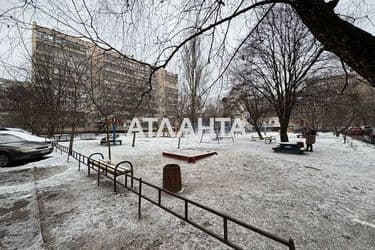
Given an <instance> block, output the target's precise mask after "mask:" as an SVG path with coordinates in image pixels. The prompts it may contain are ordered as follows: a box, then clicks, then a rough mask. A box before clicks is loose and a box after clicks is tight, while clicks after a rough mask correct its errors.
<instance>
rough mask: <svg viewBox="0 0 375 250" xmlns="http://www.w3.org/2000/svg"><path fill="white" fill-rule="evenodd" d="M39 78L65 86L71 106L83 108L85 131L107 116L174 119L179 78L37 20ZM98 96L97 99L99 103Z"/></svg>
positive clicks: (59, 88) (35, 56) (35, 53)
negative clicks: (45, 25) (153, 71)
mask: <svg viewBox="0 0 375 250" xmlns="http://www.w3.org/2000/svg"><path fill="white" fill-rule="evenodd" d="M32 52H33V53H32V55H33V56H32V58H33V64H32V65H33V69H32V71H33V73H32V77H33V82H45V83H47V85H48V83H49V84H50V85H51V86H53V88H54V91H55V92H56V91H63V94H64V96H66V98H65V102H64V105H65V106H66V107H68V108H69V107H74V108H76V109H77V108H78V109H79V110H80V111H82V113H85V115H86V117H87V118H86V119H85V122H84V123H83V124H81V126H80V129H81V130H89V131H95V129H96V128H95V127H96V126H97V125H98V124H100V120H103V119H104V116H105V115H108V116H111V117H112V116H115V117H116V118H118V119H120V120H122V121H126V120H129V119H131V118H132V117H135V116H136V117H156V118H163V117H168V118H170V119H172V120H173V119H174V118H175V115H176V108H177V104H178V87H177V83H178V77H177V75H176V74H173V73H170V72H168V71H167V70H165V69H160V70H158V71H157V72H155V73H154V74H153V76H152V78H151V79H150V73H151V69H150V67H148V66H147V65H146V64H144V63H142V62H140V61H137V60H135V59H133V58H132V57H127V56H124V55H122V54H119V53H117V52H115V51H113V50H109V49H105V48H102V47H99V46H98V45H96V44H94V43H91V42H89V41H85V40H82V39H80V38H77V37H74V36H70V35H67V34H64V33H61V32H58V31H56V30H52V29H49V28H45V27H41V26H38V25H37V24H36V23H34V25H33V32H32ZM93 101H94V102H93Z"/></svg>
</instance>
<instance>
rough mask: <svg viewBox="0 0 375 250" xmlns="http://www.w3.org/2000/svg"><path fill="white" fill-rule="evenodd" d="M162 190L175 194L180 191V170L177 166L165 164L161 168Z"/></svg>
mask: <svg viewBox="0 0 375 250" xmlns="http://www.w3.org/2000/svg"><path fill="white" fill-rule="evenodd" d="M163 188H164V189H166V190H168V191H170V192H173V193H177V192H179V191H180V190H181V189H182V184H181V169H180V166H179V165H177V164H167V165H165V166H164V168H163Z"/></svg>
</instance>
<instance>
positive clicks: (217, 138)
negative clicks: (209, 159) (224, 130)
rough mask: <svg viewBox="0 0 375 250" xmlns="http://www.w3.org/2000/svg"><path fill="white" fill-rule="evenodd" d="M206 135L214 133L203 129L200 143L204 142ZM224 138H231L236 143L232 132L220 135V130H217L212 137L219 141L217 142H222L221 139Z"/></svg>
mask: <svg viewBox="0 0 375 250" xmlns="http://www.w3.org/2000/svg"><path fill="white" fill-rule="evenodd" d="M204 135H212V134H210V133H208V132H207V131H205V130H203V131H202V135H201V140H200V143H202V142H203V137H204ZM223 139H231V140H232V142H233V143H234V136H233V135H232V134H225V135H220V134H219V131H218V130H215V134H214V137H211V140H213V141H217V143H220V142H221V141H223Z"/></svg>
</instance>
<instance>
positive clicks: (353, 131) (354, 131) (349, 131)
mask: <svg viewBox="0 0 375 250" xmlns="http://www.w3.org/2000/svg"><path fill="white" fill-rule="evenodd" d="M345 134H347V135H351V136H352V135H363V129H361V128H360V127H351V128H349V129H347V130H346V131H345Z"/></svg>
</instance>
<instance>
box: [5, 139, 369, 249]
mask: <svg viewBox="0 0 375 250" xmlns="http://www.w3.org/2000/svg"><path fill="white" fill-rule="evenodd" d="M249 138H250V136H246V137H241V138H239V139H236V142H235V144H232V143H231V142H230V141H227V142H225V143H223V144H216V143H214V142H209V141H206V143H202V144H199V143H198V142H199V138H195V137H192V138H183V140H182V144H181V145H182V150H176V147H177V139H172V138H141V139H138V140H137V142H136V147H135V148H132V147H131V146H129V145H130V138H126V137H124V138H122V139H123V140H124V144H123V145H122V146H116V147H113V148H112V150H113V159H115V160H125V159H128V160H130V161H132V162H133V163H134V165H135V175H136V176H139V177H142V178H144V179H145V180H147V181H149V182H151V183H154V184H156V185H159V186H161V182H162V167H163V166H164V165H165V164H166V163H171V162H176V163H178V164H180V165H181V171H182V178H183V185H184V188H185V189H184V192H183V193H182V195H183V196H185V197H188V198H190V199H192V200H195V201H198V202H200V203H202V204H204V205H207V206H209V207H212V208H215V209H217V210H219V211H222V212H225V213H227V214H230V215H232V216H233V217H235V218H238V219H241V220H243V221H245V222H248V223H250V224H252V225H255V226H258V227H260V228H262V229H265V230H268V231H270V232H274V233H277V234H279V235H280V236H283V237H285V238H287V237H293V238H294V239H295V241H296V244H297V248H302V249H324V248H330V249H373V247H374V246H375V228H374V225H375V209H374V207H375V166H374V165H375V164H373V163H374V162H375V148H374V147H368V146H366V145H365V144H362V143H361V142H354V143H355V144H356V147H355V149H353V148H352V147H350V146H349V145H345V144H342V142H341V139H339V138H335V137H332V136H331V135H329V134H321V135H320V136H318V139H317V144H316V145H315V148H314V151H315V152H313V153H309V154H306V155H286V154H276V153H273V152H272V150H271V147H273V146H274V145H275V144H271V145H270V144H264V143H263V142H250V140H249ZM291 140H292V141H293V140H297V139H296V138H291ZM75 149H76V150H77V151H78V152H81V153H84V154H86V155H89V154H90V153H93V152H96V151H99V152H103V153H106V148H105V147H102V146H100V145H98V142H97V141H77V142H76V145H75ZM212 150H214V151H217V152H218V155H217V156H212V157H210V158H207V159H204V160H201V161H198V162H197V163H195V164H188V163H185V162H180V161H176V160H173V159H169V158H164V157H162V156H161V152H162V151H176V152H177V151H182V152H184V151H185V152H195V151H212ZM33 167H36V170H33V169H32V168H33ZM17 169H21V171H20V170H18V171H15V172H9V171H10V170H16V169H15V168H14V169H10V168H9V169H0V178H1V182H0V183H1V186H0V201H1V208H0V220H1V226H0V248H3V247H4V248H13V249H16V248H26V247H27V246H31V247H32V248H39V247H41V246H44V247H47V248H59V249H68V248H69V249H70V248H91V249H103V248H111V249H121V247H124V248H125V249H140V248H143V249H197V248H200V249H227V248H226V247H225V246H224V245H223V244H221V243H219V242H218V241H216V240H215V239H213V238H212V237H209V236H207V235H206V234H204V233H203V232H200V231H199V230H197V229H195V228H193V227H191V226H189V225H187V224H185V223H184V222H182V221H180V220H178V219H176V218H175V217H173V216H171V215H169V214H168V213H167V212H164V211H162V210H161V209H158V208H156V207H155V206H153V205H151V204H150V203H147V202H145V203H144V206H143V207H142V213H143V215H144V218H143V219H142V220H138V219H137V197H136V196H135V195H133V194H131V193H129V192H128V191H125V190H122V191H121V192H119V194H113V192H112V185H111V183H110V182H105V180H104V179H103V180H102V181H101V186H100V187H97V185H96V178H95V176H92V177H91V178H89V177H87V176H85V175H86V170H85V169H84V168H83V171H81V172H78V171H77V164H76V163H75V162H74V160H72V161H71V163H69V164H67V163H66V155H62V156H60V154H59V153H58V154H56V153H54V154H53V157H51V158H48V159H45V160H43V161H40V162H33V163H29V164H27V165H25V166H22V167H17ZM22 169H24V170H22ZM28 169H30V170H28ZM33 172H34V173H33ZM33 174H34V175H33ZM33 176H34V177H33ZM35 176H36V177H35ZM21 177H22V178H21ZM145 191H147V190H145ZM165 199H166V204H168V205H170V206H171V207H173V208H175V209H176V211H179V209H181V204H178V203H176V202H174V201H173V200H171V199H168V197H165ZM38 207H39V210H38ZM38 211H39V212H38ZM21 212H24V213H27V216H26V215H25V216H23V217H22V216H21V217H20V218H18V217H15V216H16V214H19V213H21ZM17 218H18V219H17ZM192 218H196V220H197V222H200V223H201V224H202V225H204V226H205V227H207V228H209V229H212V230H216V231H217V232H220V225H221V221H220V220H219V219H218V218H210V216H208V215H207V214H204V213H203V212H202V211H201V210H198V209H197V210H196V211H193V213H192ZM233 230H234V231H230V237H231V238H232V240H233V241H234V242H237V241H238V243H239V244H240V245H242V246H244V247H246V248H249V249H250V248H252V249H254V248H256V249H261V248H265V249H270V248H271V249H274V248H277V249H278V248H280V245H279V244H274V243H273V242H271V241H270V240H266V239H264V238H263V237H259V236H258V235H256V234H254V233H249V232H247V231H245V232H244V231H243V230H242V229H241V230H240V229H238V228H234V229H233ZM18 231H20V233H16V234H15V233H14V232H18ZM21 232H22V233H21ZM43 239H44V240H45V244H44V245H43Z"/></svg>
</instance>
